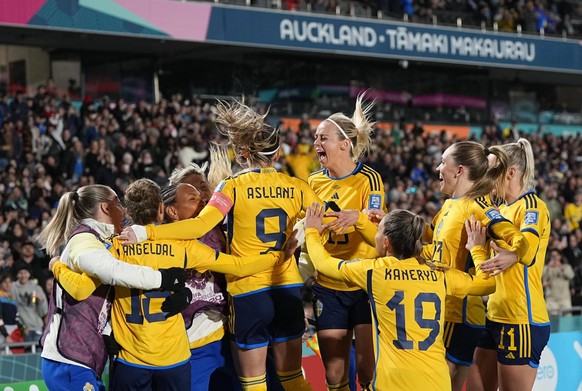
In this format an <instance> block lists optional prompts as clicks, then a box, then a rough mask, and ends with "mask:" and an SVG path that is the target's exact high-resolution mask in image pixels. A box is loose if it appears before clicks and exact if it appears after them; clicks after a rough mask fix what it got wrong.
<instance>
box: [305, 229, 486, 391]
mask: <svg viewBox="0 0 582 391" xmlns="http://www.w3.org/2000/svg"><path fill="white" fill-rule="evenodd" d="M306 241H307V247H308V250H309V252H310V254H312V253H313V256H314V257H313V259H314V264H315V266H316V268H317V269H318V270H324V271H327V272H328V274H330V275H333V276H337V277H340V278H342V279H343V280H344V281H346V282H350V283H353V284H355V285H356V286H358V287H359V288H361V289H364V290H365V291H366V292H367V293H368V296H369V298H370V306H371V309H372V319H373V326H374V331H375V332H374V354H375V358H376V368H377V370H376V371H375V373H374V379H373V381H372V389H378V390H388V389H389V390H403V391H404V390H406V391H408V390H450V389H451V380H450V376H449V371H448V366H447V363H446V361H445V346H444V341H443V332H444V322H445V320H444V312H445V309H446V304H445V297H448V296H447V295H455V296H456V297H463V296H465V295H467V294H479V295H483V294H488V293H490V292H491V291H492V290H493V289H494V286H495V285H494V281H492V279H490V278H489V279H488V278H487V277H486V276H483V275H480V276H479V278H473V277H472V276H470V275H469V274H466V273H463V272H460V271H458V270H455V269H449V270H446V272H443V271H442V270H432V269H431V268H430V267H429V266H428V265H426V264H422V263H419V261H418V260H417V259H415V258H409V259H404V260H398V259H396V258H394V257H383V258H377V259H358V260H351V261H342V260H340V259H337V258H332V257H331V256H329V254H327V252H326V251H325V250H324V249H323V246H322V245H321V239H320V237H319V234H318V233H317V231H316V230H314V229H308V230H306ZM472 253H473V254H474V256H475V257H476V258H478V259H479V261H481V262H482V261H484V260H485V259H486V252H485V249H484V248H483V247H479V246H477V247H475V248H474V249H473V250H472ZM315 259H317V260H315Z"/></svg>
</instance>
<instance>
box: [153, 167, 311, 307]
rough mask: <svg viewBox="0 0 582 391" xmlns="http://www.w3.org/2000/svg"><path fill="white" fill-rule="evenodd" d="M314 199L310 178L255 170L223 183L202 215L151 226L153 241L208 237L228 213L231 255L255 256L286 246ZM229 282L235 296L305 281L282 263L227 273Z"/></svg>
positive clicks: (290, 265) (294, 265)
mask: <svg viewBox="0 0 582 391" xmlns="http://www.w3.org/2000/svg"><path fill="white" fill-rule="evenodd" d="M313 202H321V201H320V199H319V197H317V196H316V195H315V192H314V191H313V190H312V189H311V188H310V187H309V186H308V185H307V183H305V181H302V180H301V179H298V178H292V177H290V176H288V175H285V174H283V173H280V172H277V170H275V169H274V168H272V167H268V168H262V169H255V170H250V171H243V172H241V173H239V174H237V175H235V176H233V177H229V178H227V179H224V180H223V181H221V182H220V183H219V184H218V186H217V187H216V189H215V190H214V194H213V196H212V199H211V200H210V201H209V203H208V205H207V206H206V207H204V209H203V210H202V212H200V215H199V216H198V217H196V218H194V219H188V220H182V221H178V222H176V223H172V224H162V225H158V226H149V225H148V226H147V227H146V229H147V232H148V238H150V239H168V238H180V239H189V238H192V237H200V236H202V235H204V234H205V233H206V232H207V231H208V230H209V229H210V228H211V227H214V226H215V225H216V224H218V223H219V222H220V221H221V220H222V218H223V216H227V238H228V243H229V248H230V253H231V254H232V255H236V256H240V257H246V256H256V255H259V254H266V253H268V252H270V251H279V250H281V249H282V248H283V245H284V244H285V241H286V240H287V238H288V237H289V236H290V235H291V233H292V232H293V225H294V224H295V223H296V221H297V220H298V218H299V217H301V216H302V215H303V214H304V213H305V210H306V209H307V207H309V206H310V205H311V204H312V203H313ZM226 281H227V290H228V292H229V293H230V294H231V295H232V296H238V295H242V294H247V293H251V292H256V291H260V290H264V289H270V288H271V287H275V286H301V285H302V284H303V279H302V278H301V275H300V274H299V269H298V267H297V263H296V262H285V263H281V264H277V265H275V266H274V267H273V268H271V269H269V270H266V271H263V272H261V273H257V274H255V275H252V276H248V277H245V278H240V277H235V276H233V275H231V273H226Z"/></svg>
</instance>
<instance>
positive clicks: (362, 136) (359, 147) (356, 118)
mask: <svg viewBox="0 0 582 391" xmlns="http://www.w3.org/2000/svg"><path fill="white" fill-rule="evenodd" d="M365 95H366V93H365V92H364V93H362V94H360V95H358V97H357V98H356V107H355V109H354V114H353V115H352V117H351V118H349V117H348V116H346V115H345V114H343V113H334V114H332V115H330V116H329V117H328V118H327V120H328V121H329V122H331V123H332V124H334V125H335V127H336V128H338V132H339V136H340V138H341V139H348V140H349V141H350V143H351V149H350V150H351V154H352V159H354V160H355V161H357V160H360V159H361V158H362V157H364V155H365V154H366V153H367V152H368V151H369V150H370V148H371V146H372V138H371V134H372V131H373V130H374V123H373V122H372V121H371V120H370V118H369V114H370V112H371V110H372V108H373V107H374V102H371V103H369V104H367V105H364V98H365Z"/></svg>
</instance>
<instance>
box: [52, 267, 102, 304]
mask: <svg viewBox="0 0 582 391" xmlns="http://www.w3.org/2000/svg"><path fill="white" fill-rule="evenodd" d="M52 272H53V274H54V275H55V279H56V280H57V281H58V282H59V284H60V285H61V286H62V287H63V289H64V290H66V291H67V293H68V294H69V295H71V296H72V297H73V299H75V300H77V301H81V300H85V299H86V298H88V297H89V296H91V294H92V293H93V292H94V291H95V289H97V288H98V287H99V286H100V285H101V281H100V280H99V279H97V278H93V277H90V276H89V275H88V274H87V273H76V272H74V271H72V270H71V269H69V268H68V267H67V265H65V264H64V263H62V262H55V263H54V265H53V267H52Z"/></svg>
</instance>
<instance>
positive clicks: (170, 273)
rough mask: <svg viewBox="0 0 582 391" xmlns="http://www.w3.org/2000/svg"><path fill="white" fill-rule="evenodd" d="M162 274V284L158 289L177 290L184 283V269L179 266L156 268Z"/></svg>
mask: <svg viewBox="0 0 582 391" xmlns="http://www.w3.org/2000/svg"><path fill="white" fill-rule="evenodd" d="M158 271H159V272H160V274H161V275H162V285H160V289H161V290H164V291H172V292H175V291H178V290H180V289H182V288H183V287H184V284H185V283H186V270H184V269H183V268H181V267H171V268H169V269H160V270H158Z"/></svg>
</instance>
